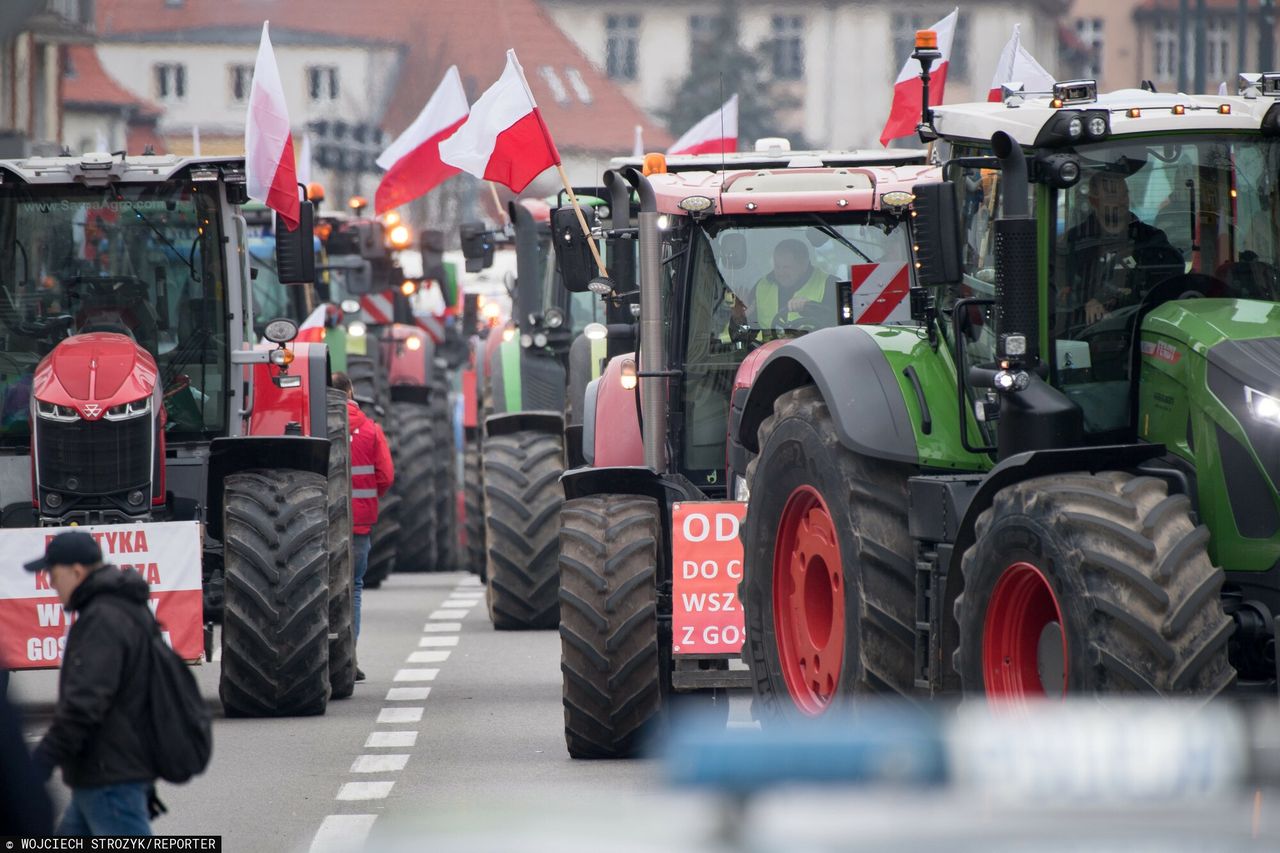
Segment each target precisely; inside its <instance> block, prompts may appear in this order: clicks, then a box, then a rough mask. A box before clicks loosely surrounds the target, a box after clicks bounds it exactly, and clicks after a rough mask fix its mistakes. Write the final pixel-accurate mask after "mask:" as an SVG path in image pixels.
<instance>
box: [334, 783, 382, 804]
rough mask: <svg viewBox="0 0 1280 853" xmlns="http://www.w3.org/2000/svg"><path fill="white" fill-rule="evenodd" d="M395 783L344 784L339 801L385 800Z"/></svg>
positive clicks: (339, 791)
mask: <svg viewBox="0 0 1280 853" xmlns="http://www.w3.org/2000/svg"><path fill="white" fill-rule="evenodd" d="M393 785H395V782H344V783H343V785H342V787H341V788H340V789H338V799H339V800H385V799H386V798H387V795H388V794H390V793H391V788H392V786H393Z"/></svg>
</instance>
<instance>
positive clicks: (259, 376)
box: [245, 343, 329, 438]
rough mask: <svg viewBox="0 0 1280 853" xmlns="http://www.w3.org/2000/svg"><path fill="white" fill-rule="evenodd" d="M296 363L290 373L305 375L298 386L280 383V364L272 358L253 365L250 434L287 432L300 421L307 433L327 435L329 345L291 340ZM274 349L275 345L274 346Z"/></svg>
mask: <svg viewBox="0 0 1280 853" xmlns="http://www.w3.org/2000/svg"><path fill="white" fill-rule="evenodd" d="M289 348H290V349H291V350H293V363H292V364H290V365H289V372H288V375H289V376H301V377H302V384H301V385H299V386H297V387H296V388H281V387H280V386H279V385H277V384H276V382H275V379H276V377H278V376H280V375H281V373H280V368H278V367H276V366H275V365H274V364H271V363H269V362H257V363H254V364H251V365H249V369H250V370H252V371H253V375H252V382H253V386H252V387H253V396H252V398H251V401H250V407H251V408H250V411H249V416H248V418H247V421H248V422H247V423H246V424H245V426H246V430H245V432H247V433H248V434H249V435H261V436H277V435H284V434H285V429H286V427H287V426H288V425H289V424H290V423H296V424H299V425H300V426H301V427H302V434H303V435H314V436H320V437H322V438H323V437H326V436H327V435H328V428H327V426H326V420H325V388H327V387H328V385H329V349H328V347H326V346H325V345H324V344H316V343H291V344H289ZM272 349H274V347H272Z"/></svg>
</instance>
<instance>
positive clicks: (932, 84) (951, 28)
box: [880, 6, 960, 145]
mask: <svg viewBox="0 0 1280 853" xmlns="http://www.w3.org/2000/svg"><path fill="white" fill-rule="evenodd" d="M959 17H960V7H959V6H957V7H956V8H955V9H953V10H952V12H951V14H950V15H947V16H946V17H945V18H943V19H942V20H941V21H938V23H936V24H934V25H933V26H932V27H929V29H931V30H933V31H934V32H935V33H937V34H938V52H939V53H941V54H942V58H941V59H939V60H938V61H937V62H935V63H934V64H933V67H932V68H930V69H929V106H931V107H936V106H938V105H939V104H941V103H942V90H943V88H944V87H945V86H946V84H947V66H948V65H949V64H950V62H951V44H952V42H954V41H955V38H956V20H957V19H958V18H959ZM923 97H924V92H923V90H922V87H921V84H920V61H919V60H917V59H912V58H910V57H908V58H907V62H906V64H905V65H903V66H902V70H901V71H899V72H898V79H897V81H895V82H894V84H893V106H891V107H890V108H889V120H888V121H886V122H885V123H884V130H883V131H882V132H881V133H880V144H881V145H888V144H889V142H890V140H893V139H898V138H899V137H902V136H911V135H912V134H913V133H915V132H916V127H917V126H918V125H919V124H920V117H921V113H922V112H923V110H922V109H921V100H922V99H923Z"/></svg>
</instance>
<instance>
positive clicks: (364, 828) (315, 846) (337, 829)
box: [309, 814, 378, 853]
mask: <svg viewBox="0 0 1280 853" xmlns="http://www.w3.org/2000/svg"><path fill="white" fill-rule="evenodd" d="M377 819H378V816H377V815H376V814H331V815H329V816H328V817H326V818H325V819H324V822H323V823H321V824H320V828H319V829H318V830H316V837H315V838H314V839H312V841H311V847H310V850H309V853H348V851H351V850H360V849H362V848H363V847H364V843H365V840H366V839H368V837H369V830H371V829H373V822H374V821H375V820H377Z"/></svg>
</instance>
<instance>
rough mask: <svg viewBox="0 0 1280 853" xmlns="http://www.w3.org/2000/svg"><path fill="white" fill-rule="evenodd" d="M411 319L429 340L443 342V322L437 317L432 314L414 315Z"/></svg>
mask: <svg viewBox="0 0 1280 853" xmlns="http://www.w3.org/2000/svg"><path fill="white" fill-rule="evenodd" d="M413 319H414V321H415V322H416V323H417V324H418V328H419V329H422V330H423V331H424V332H426V333H427V335H429V336H430V338H431V340H433V341H435V342H436V343H441V342H443V341H444V322H443V321H442V320H441V319H440V318H439V317H437V316H435V315H434V314H414V315H413Z"/></svg>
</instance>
